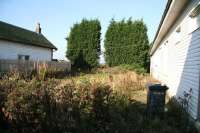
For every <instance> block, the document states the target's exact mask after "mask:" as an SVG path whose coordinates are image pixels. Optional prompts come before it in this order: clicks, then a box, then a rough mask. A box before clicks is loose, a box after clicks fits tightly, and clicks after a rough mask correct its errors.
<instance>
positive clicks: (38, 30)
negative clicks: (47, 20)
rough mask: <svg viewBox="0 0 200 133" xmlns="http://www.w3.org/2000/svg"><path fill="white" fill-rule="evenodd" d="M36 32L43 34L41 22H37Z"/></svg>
mask: <svg viewBox="0 0 200 133" xmlns="http://www.w3.org/2000/svg"><path fill="white" fill-rule="evenodd" d="M35 32H36V33H38V34H41V28H40V23H37V25H36V29H35Z"/></svg>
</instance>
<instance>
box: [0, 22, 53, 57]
mask: <svg viewBox="0 0 200 133" xmlns="http://www.w3.org/2000/svg"><path fill="white" fill-rule="evenodd" d="M54 50H57V48H56V47H55V46H54V45H53V44H52V43H51V42H50V41H48V40H47V39H46V38H45V37H44V36H43V35H42V33H41V28H40V24H39V23H38V24H37V27H36V32H33V31H29V30H26V29H23V28H20V27H17V26H14V25H11V24H8V23H5V22H1V21H0V59H8V60H10V59H11V60H18V59H19V60H33V61H38V60H39V61H51V60H52V58H53V51H54Z"/></svg>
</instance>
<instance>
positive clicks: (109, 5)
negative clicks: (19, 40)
mask: <svg viewBox="0 0 200 133" xmlns="http://www.w3.org/2000/svg"><path fill="white" fill-rule="evenodd" d="M166 2H167V0H0V20H1V21H4V22H8V23H11V24H14V25H17V26H20V27H24V28H26V29H29V30H35V25H36V23H37V22H40V24H41V27H42V33H43V34H44V35H45V36H46V37H47V38H48V39H49V40H50V41H51V42H52V43H53V44H54V45H55V46H56V47H57V48H58V51H57V52H55V53H54V58H58V59H63V58H64V57H65V51H66V45H67V42H66V40H65V38H66V37H67V35H68V34H69V32H70V28H71V27H72V26H73V24H74V23H76V22H80V21H81V19H82V18H87V19H93V18H97V19H99V20H100V22H101V25H102V40H103V39H104V34H105V31H106V29H107V26H108V25H109V22H110V20H111V18H115V19H116V20H121V19H123V18H127V19H128V18H129V17H132V19H133V20H135V19H143V20H144V22H145V23H146V25H147V27H148V36H149V40H150V41H152V40H153V38H154V36H155V33H156V30H157V27H158V25H159V22H160V19H161V16H162V13H163V11H164V8H165V5H166ZM102 42H103V41H102ZM102 44H103V43H102Z"/></svg>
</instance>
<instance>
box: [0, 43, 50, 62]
mask: <svg viewBox="0 0 200 133" xmlns="http://www.w3.org/2000/svg"><path fill="white" fill-rule="evenodd" d="M19 54H20V55H30V59H29V60H41V61H51V54H52V52H51V49H49V48H43V47H37V46H31V45H23V44H20V43H15V42H10V41H4V40H0V59H18V55H19Z"/></svg>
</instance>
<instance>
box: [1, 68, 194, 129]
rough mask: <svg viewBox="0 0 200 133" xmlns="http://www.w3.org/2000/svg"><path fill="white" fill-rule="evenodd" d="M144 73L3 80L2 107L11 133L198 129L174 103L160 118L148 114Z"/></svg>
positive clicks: (100, 72) (104, 72) (105, 71)
mask: <svg viewBox="0 0 200 133" xmlns="http://www.w3.org/2000/svg"><path fill="white" fill-rule="evenodd" d="M147 82H156V81H155V80H154V79H152V78H151V77H149V76H148V75H144V74H141V75H139V74H137V73H135V72H134V71H130V70H121V69H119V68H118V67H114V68H101V69H97V70H95V71H93V72H92V73H90V74H85V73H83V74H79V76H72V77H66V78H64V79H46V80H44V81H43V80H37V78H36V79H34V78H33V79H31V80H24V79H19V78H11V77H9V78H5V79H3V80H1V81H0V98H1V99H0V100H1V101H0V108H1V110H2V111H1V112H2V113H3V114H4V115H3V121H4V123H6V124H7V125H8V127H9V128H8V129H7V130H6V131H7V132H8V133H10V132H12V133H26V132H30V133H35V132H40V133H45V132H50V133H57V132H59V133H65V132H71V133H80V132H82V133H88V132H89V133H170V132H172V133H182V132H184V133H196V131H195V129H194V127H193V126H192V125H189V126H188V123H187V122H188V117H187V115H185V114H183V112H182V111H181V110H180V108H179V107H178V106H176V105H174V104H173V102H169V103H168V105H167V108H168V112H166V113H165V115H164V117H163V118H162V119H161V118H149V117H148V116H147V115H146V91H145V84H146V83H147Z"/></svg>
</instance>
